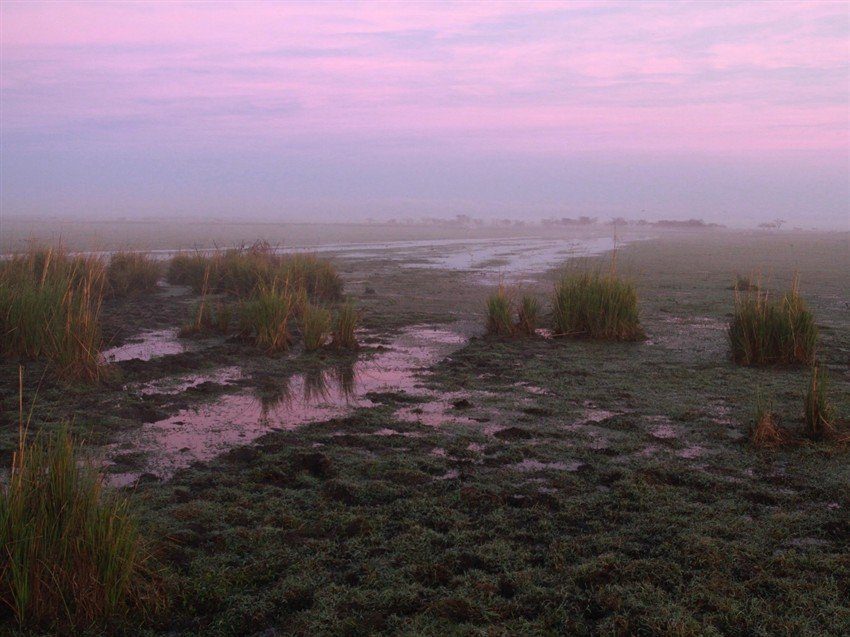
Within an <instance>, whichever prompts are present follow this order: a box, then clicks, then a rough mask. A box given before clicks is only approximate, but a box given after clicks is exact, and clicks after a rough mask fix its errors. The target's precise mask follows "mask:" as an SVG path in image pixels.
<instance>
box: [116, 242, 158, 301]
mask: <svg viewBox="0 0 850 637" xmlns="http://www.w3.org/2000/svg"><path fill="white" fill-rule="evenodd" d="M159 274H160V268H159V263H157V262H156V261H154V260H153V259H151V258H150V256H148V255H146V254H142V253H139V252H116V253H114V254H113V255H112V256H111V257H110V258H109V264H108V265H107V266H106V290H107V292H108V293H109V295H111V296H129V295H132V294H140V293H142V292H149V291H151V290H153V289H155V288H156V282H157V281H158V280H159Z"/></svg>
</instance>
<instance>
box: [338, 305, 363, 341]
mask: <svg viewBox="0 0 850 637" xmlns="http://www.w3.org/2000/svg"><path fill="white" fill-rule="evenodd" d="M358 321H359V316H358V314H357V309H356V308H355V307H354V304H353V303H351V302H346V303H343V304H342V305H341V306H340V307H339V308H338V309H337V311H336V318H335V320H334V327H333V340H332V344H333V346H334V347H336V348H338V349H357V347H358V343H357V336H356V331H357V323H358Z"/></svg>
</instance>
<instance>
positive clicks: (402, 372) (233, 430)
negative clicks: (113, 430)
mask: <svg viewBox="0 0 850 637" xmlns="http://www.w3.org/2000/svg"><path fill="white" fill-rule="evenodd" d="M465 342H466V337H465V336H464V335H463V334H462V333H460V331H457V330H453V329H449V328H442V327H433V326H423V325H417V326H411V327H408V328H406V329H404V330H402V331H401V332H400V333H398V334H397V335H396V336H395V338H394V339H393V341H392V342H391V343H390V345H389V346H386V347H384V348H381V349H380V350H379V351H378V352H377V353H376V354H374V355H373V356H370V357H369V358H364V359H363V360H357V361H356V362H354V363H353V364H349V365H344V366H339V365H337V366H332V367H330V368H328V369H323V370H320V371H318V372H316V373H311V374H294V375H291V376H288V377H282V378H281V379H280V383H279V386H278V387H277V388H276V390H277V391H275V392H273V393H274V396H273V397H271V398H270V397H269V396H268V393H266V394H264V396H263V397H262V398H261V397H259V396H258V395H257V394H256V393H255V392H252V391H251V390H243V391H239V392H237V393H233V394H226V395H224V396H222V397H220V398H218V399H216V400H214V401H212V402H210V403H207V404H201V405H198V406H196V407H193V408H189V409H182V410H180V411H179V412H177V413H175V414H174V415H172V416H170V417H168V418H166V419H164V420H160V421H158V422H153V423H147V424H143V425H142V426H141V427H140V428H138V429H135V430H132V431H129V432H127V433H125V434H123V435H122V436H121V437H120V438H119V439H118V440H117V441H116V442H115V443H113V444H112V445H110V446H109V447H107V449H106V452H105V465H106V468H107V478H108V480H109V482H111V483H112V484H114V485H117V486H123V485H127V484H131V483H133V482H134V481H136V480H137V479H138V478H139V477H141V476H142V475H145V474H147V475H148V477H152V476H156V477H157V478H160V479H166V478H168V477H169V476H170V475H172V474H173V473H174V471H176V470H177V469H180V468H183V467H186V466H188V465H189V464H191V463H192V462H196V461H204V460H209V459H211V458H213V457H215V456H217V455H220V454H221V453H224V452H226V451H227V450H229V449H231V448H233V447H235V446H239V445H244V444H247V443H249V442H251V441H252V440H255V439H256V438H258V437H260V436H262V435H263V434H265V433H268V432H269V431H275V430H286V429H293V428H295V427H298V426H300V425H304V424H307V423H310V422H322V421H325V420H328V419H331V418H335V417H340V416H344V415H346V414H349V413H351V412H352V411H353V410H355V409H357V408H362V407H370V406H373V405H374V403H373V402H372V401H370V400H369V398H368V397H367V395H368V394H371V393H374V392H382V391H393V392H399V391H401V392H407V393H409V394H412V395H419V396H422V397H425V398H433V399H434V400H433V401H429V402H428V403H425V405H427V408H426V409H424V410H422V411H421V413H420V414H416V413H412V412H411V410H409V409H407V410H405V411H404V413H403V414H400V417H402V418H404V419H405V420H418V421H420V422H422V423H423V424H435V423H436V422H437V421H438V420H439V421H441V422H447V421H451V420H453V418H454V419H457V417H454V416H452V415H449V414H448V413H447V412H448V410H449V408H450V400H451V399H452V397H451V396H444V397H440V398H437V397H434V396H432V395H431V393H430V392H429V391H428V390H427V389H426V388H424V387H423V386H422V382H421V377H422V374H423V372H424V371H425V370H426V369H427V368H428V367H430V366H431V365H433V364H434V363H436V362H437V361H439V360H440V359H442V358H444V357H445V356H447V355H448V354H450V353H451V352H452V351H454V350H456V349H458V348H460V347H461V346H462V345H463V344H464V343H465ZM240 377H241V370H240V369H239V368H238V367H233V366H231V367H225V368H221V369H218V370H214V371H213V372H210V373H207V374H204V375H183V376H178V377H172V378H169V379H162V380H157V381H155V382H154V383H146V384H144V385H137V386H130V387H128V388H127V390H128V391H131V392H136V393H138V394H140V395H149V394H153V393H163V394H177V393H181V392H182V391H185V390H186V389H188V388H190V387H193V386H197V385H199V384H201V383H204V382H216V383H219V384H227V383H229V382H232V381H234V380H238V379H239V378H240Z"/></svg>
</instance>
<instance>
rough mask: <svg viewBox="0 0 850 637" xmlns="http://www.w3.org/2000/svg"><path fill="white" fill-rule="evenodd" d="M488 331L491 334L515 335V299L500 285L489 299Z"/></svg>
mask: <svg viewBox="0 0 850 637" xmlns="http://www.w3.org/2000/svg"><path fill="white" fill-rule="evenodd" d="M487 333H488V334H490V335H491V336H513V334H514V323H513V301H512V299H511V297H510V296H509V295H508V293H507V290H505V288H504V286H502V285H500V286H499V288H498V289H497V290H496V292H495V293H493V294H491V295H490V297H489V298H488V299H487Z"/></svg>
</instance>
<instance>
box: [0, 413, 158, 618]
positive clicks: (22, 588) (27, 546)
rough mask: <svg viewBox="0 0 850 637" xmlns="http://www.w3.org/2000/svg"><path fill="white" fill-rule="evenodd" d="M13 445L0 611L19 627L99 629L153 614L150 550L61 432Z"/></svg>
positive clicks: (4, 497) (5, 491)
mask: <svg viewBox="0 0 850 637" xmlns="http://www.w3.org/2000/svg"><path fill="white" fill-rule="evenodd" d="M19 439H20V442H19V445H18V449H17V451H16V452H15V454H14V457H13V460H12V467H11V474H10V476H9V480H8V483H4V484H3V486H2V487H0V489H2V491H0V547H2V550H1V551H0V602H2V604H3V605H4V606H6V607H8V608H9V609H11V612H12V613H13V614H14V617H15V620H16V621H17V622H18V624H19V625H20V626H21V627H25V628H27V629H40V630H44V631H50V632H51V633H53V634H78V631H83V630H86V629H92V628H94V627H101V628H102V627H104V626H106V625H107V624H111V623H114V622H115V621H116V620H117V619H119V618H121V617H124V616H125V615H127V614H129V613H144V612H147V611H151V610H154V609H156V608H157V607H158V606H160V602H161V597H160V593H159V584H158V577H157V574H156V572H155V570H154V567H153V562H152V558H151V552H150V546H149V544H148V542H146V541H145V540H144V539H143V536H142V533H141V531H140V529H139V524H138V522H137V521H136V518H135V516H134V514H133V513H132V512H131V511H130V508H129V504H128V502H127V501H126V500H125V499H124V498H121V497H119V496H117V495H115V494H111V493H107V492H105V491H104V488H103V486H102V484H101V482H100V477H99V475H98V473H97V470H96V469H95V468H94V467H92V466H90V465H88V464H86V463H85V462H83V461H82V460H81V459H80V456H79V452H78V448H77V444H76V443H75V442H74V440H73V439H72V438H71V437H70V435H69V434H68V432H67V430H64V429H63V430H61V431H60V432H59V433H57V434H55V435H52V436H47V435H38V436H36V437H35V439H34V440H33V441H31V442H27V441H26V440H25V432H24V429H23V427H22V428H21V432H20V436H19Z"/></svg>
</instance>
